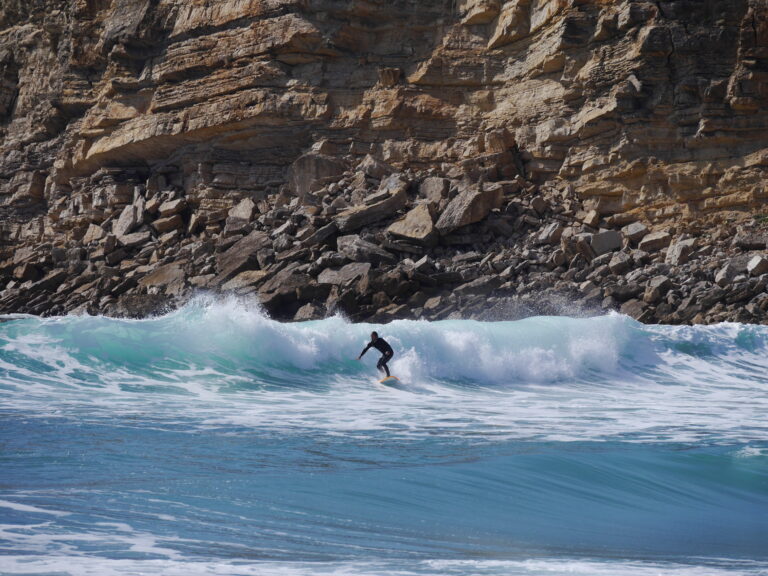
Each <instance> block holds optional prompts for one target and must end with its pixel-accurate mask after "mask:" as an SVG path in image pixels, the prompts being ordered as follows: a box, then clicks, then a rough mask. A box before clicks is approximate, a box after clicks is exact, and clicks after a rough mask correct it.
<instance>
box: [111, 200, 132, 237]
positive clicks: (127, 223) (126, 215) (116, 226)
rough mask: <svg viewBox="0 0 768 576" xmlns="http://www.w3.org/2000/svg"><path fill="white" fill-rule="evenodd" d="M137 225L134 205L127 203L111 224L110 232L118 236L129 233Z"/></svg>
mask: <svg viewBox="0 0 768 576" xmlns="http://www.w3.org/2000/svg"><path fill="white" fill-rule="evenodd" d="M137 225H138V218H137V216H136V206H134V205H133V204H129V205H128V206H126V207H125V208H123V211H122V212H121V213H120V217H119V218H118V219H117V220H116V221H115V222H114V223H113V224H112V233H113V234H114V235H115V236H117V237H118V238H120V237H121V236H125V235H126V234H129V233H130V232H131V231H132V230H133V229H134V228H136V226H137Z"/></svg>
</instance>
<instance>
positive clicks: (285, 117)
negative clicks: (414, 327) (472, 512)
mask: <svg viewBox="0 0 768 576" xmlns="http://www.w3.org/2000/svg"><path fill="white" fill-rule="evenodd" d="M0 29H2V31H1V32H0V243H2V247H0V250H2V253H1V254H0V261H1V263H0V288H4V290H3V292H2V293H0V309H2V310H3V311H6V312H7V311H31V312H35V313H63V312H66V311H71V310H88V311H90V312H107V313H127V314H141V313H145V312H147V311H150V310H151V309H154V308H156V307H157V306H159V305H165V304H169V303H170V304H173V303H174V302H178V301H181V300H183V299H185V298H188V297H189V295H190V294H191V293H193V292H194V291H195V290H196V289H205V290H236V291H238V292H240V293H245V294H247V293H256V294H259V295H260V296H259V297H260V299H261V300H262V301H264V302H265V304H266V305H267V307H268V308H270V309H271V310H272V311H273V313H275V314H277V315H278V316H283V317H313V316H317V315H322V314H325V313H328V312H330V311H333V310H336V309H339V308H341V309H344V310H346V311H347V312H348V313H351V314H353V315H357V317H360V318H380V317H381V311H382V310H386V311H387V312H386V314H385V317H397V316H398V315H407V314H413V313H414V312H413V311H414V310H415V311H416V315H419V314H426V313H427V312H429V311H430V310H431V313H432V314H433V315H434V317H439V316H440V315H447V314H450V313H462V311H464V312H467V313H473V311H475V312H476V311H477V310H479V309H480V308H481V306H479V305H477V306H476V305H475V304H470V305H467V304H466V302H464V303H463V304H462V301H461V300H456V298H459V296H460V295H462V294H464V295H465V296H467V297H469V296H472V297H475V298H480V297H482V298H483V299H485V300H486V302H487V299H488V298H489V297H490V298H492V299H499V300H500V301H501V300H504V301H506V300H508V299H510V298H513V299H516V300H518V301H519V299H520V297H524V296H526V294H528V295H529V296H530V298H529V300H531V301H534V300H537V298H536V297H534V295H535V294H536V293H537V291H538V292H540V288H546V289H548V290H549V289H551V290H553V291H556V292H557V293H558V294H560V293H562V294H566V295H567V294H570V296H566V299H567V298H573V297H574V294H575V295H577V296H578V297H579V298H582V299H583V298H584V297H586V296H588V297H589V298H588V300H590V302H591V305H599V306H602V307H604V308H611V307H614V308H615V307H619V306H623V307H624V309H625V311H627V312H629V313H632V314H633V315H635V316H636V317H641V318H643V319H646V320H662V321H675V322H679V321H693V320H694V319H695V320H696V321H715V320H718V319H723V318H726V317H739V318H740V319H742V320H750V321H759V320H762V318H763V315H764V310H763V308H762V305H763V303H765V299H764V296H766V294H765V292H764V288H765V283H766V281H767V280H766V278H767V277H765V276H764V272H763V271H762V267H761V266H762V265H760V266H758V264H756V263H754V262H757V261H754V262H752V261H753V260H754V258H755V257H757V258H760V257H761V254H760V253H755V254H751V253H750V252H754V251H755V250H757V251H760V250H764V249H765V241H764V240H763V239H762V238H763V237H762V236H760V234H759V232H760V231H761V227H762V225H763V219H762V216H763V213H764V210H765V209H764V202H765V198H766V197H767V196H768V186H767V185H766V178H765V177H766V171H767V170H768V137H766V135H765V134H766V129H767V128H768V107H767V106H766V104H767V103H768V1H766V0H731V1H727V2H726V1H722V0H700V1H693V0H679V1H670V2H663V1H657V2H647V1H639V0H638V1H627V0H624V1H620V2H607V1H605V0H568V1H566V0H508V1H502V0H463V1H462V0H452V1H447V0H445V1H443V0H441V1H420V2H416V1H414V0H395V1H390V2H381V1H378V0H371V1H354V0H353V1H343V2H342V1H336V0H208V1H204V0H201V1H196V2H186V1H182V0H120V1H118V0H5V1H4V2H3V5H2V8H0ZM627 226H635V228H634V230H635V232H632V230H629V229H627ZM641 228H642V229H643V230H645V232H644V233H643V234H646V235H647V234H648V233H652V234H651V235H653V234H655V235H656V236H659V237H661V238H664V239H663V240H662V241H661V242H660V243H657V244H652V243H647V244H646V245H645V246H644V247H642V246H640V245H639V244H640V242H642V241H643V240H642V239H643V234H640V235H638V234H639V233H638V232H637V230H639V229H641ZM606 234H608V236H606ZM611 234H614V235H611ZM609 236H610V238H609ZM654 237H655V236H654ZM746 238H749V239H750V240H745V239H746ZM339 242H340V243H339ZM604 242H608V244H604ZM685 242H688V243H689V247H688V248H685V249H683V248H680V247H679V246H682V245H683V244H681V243H685ZM360 243H363V244H360ZM652 246H653V248H652ZM374 248H375V249H376V250H378V251H380V253H377V252H376V250H374ZM673 249H676V250H678V253H675V252H674V250H673ZM680 251H682V252H680ZM683 252H684V253H685V256H684V257H682V261H681V260H680V259H678V258H677V256H676V255H675V254H678V255H679V253H683ZM376 254H378V255H376ZM606 255H607V256H608V258H605V256H606ZM622 255H623V256H622ZM425 258H426V260H425ZM601 258H603V260H606V261H605V262H603V261H602V260H601ZM615 258H619V259H620V260H622V259H623V260H626V262H625V263H624V264H621V265H620V264H618V263H616V264H615V266H613V267H611V266H609V264H610V260H612V259H615ZM690 259H693V261H694V263H695V262H696V261H700V262H698V264H697V267H696V268H695V271H692V270H693V269H691V268H690V266H692V264H691V263H689V262H688V261H689V260H690ZM748 263H749V264H750V266H749V268H748V267H747V264H748ZM366 265H368V266H369V268H366V269H363V268H365V266H366ZM349 266H352V269H349V268H348V267H349ZM686 266H689V268H686ZM728 266H730V268H728V270H725V268H727V267H728ZM767 266H768V263H767ZM342 271H345V272H342ZM633 272H636V273H637V274H638V275H637V276H636V277H633V276H630V277H629V278H628V277H627V276H626V275H627V274H630V275H631V274H632V273H633ZM694 272H695V273H694ZM323 274H325V276H323ZM339 274H341V277H340V276H338V275H339ZM334 275H335V276H334ZM716 276H719V278H716ZM659 277H663V278H666V280H667V281H668V282H669V283H670V284H666V283H664V282H663V281H661V280H658V278H659ZM388 278H389V279H388ZM542 279H543V280H542ZM653 279H657V283H658V282H661V286H662V289H656V288H658V286H656V288H653V287H652V286H651V281H652V280H653ZM235 280H237V281H236V282H235V284H232V282H233V281H235ZM330 280H332V281H330ZM473 282H474V283H476V285H472V283H473ZM541 282H543V285H542V284H541ZM478 283H479V284H478ZM537 283H538V284H537ZM697 283H698V284H697ZM732 284H733V285H734V286H735V288H734V290H736V291H737V292H738V291H739V290H741V297H740V298H741V299H735V300H734V299H733V297H731V296H728V294H726V292H728V290H727V288H728V287H729V286H731V285H732ZM468 285H471V286H469V287H468V288H467V287H466V286H468ZM462 286H464V287H465V288H464V289H463V292H462V291H461V290H459V291H458V292H457V293H456V290H455V289H458V288H461V287H462ZM537 286H538V288H537ZM612 286H613V287H615V286H633V288H632V289H630V290H627V289H622V290H616V289H613V288H612ZM696 286H698V288H696ZM715 287H716V289H715ZM353 288H354V289H353ZM595 290H597V291H598V292H595ZM654 290H655V292H654ZM697 290H698V292H697ZM718 290H720V292H723V293H722V294H721V293H720V292H718ZM649 291H650V292H649ZM728 293H729V294H730V292H728ZM457 294H458V296H457ZM697 294H699V295H698V296H697ZM712 294H717V295H718V297H717V298H714V297H712V296H711V295H712ZM585 295H586V296H585ZM539 296H540V295H539ZM707 297H709V299H707ZM414 298H415V299H414ZM435 298H437V299H438V300H437V301H435ZM691 298H692V299H691ZM729 298H731V300H732V301H730V302H729V301H728V299H729ZM710 300H712V301H711V302H710ZM428 301H429V302H430V306H431V308H426V309H425V305H426V303H427V302H428ZM449 301H450V302H449ZM529 303H530V302H529ZM681 303H684V304H685V305H686V306H684V308H685V310H687V311H682V310H680V309H679V308H680V305H681ZM747 303H749V304H752V305H753V306H752V308H750V311H749V313H743V312H741V311H739V310H741V309H742V308H744V307H745V305H746V304H747ZM718 307H721V308H718ZM767 307H768V306H767ZM659 308H660V310H659ZM425 310H426V311H425ZM299 311H301V313H299ZM737 312H738V313H737ZM506 313H507V314H508V313H509V312H506ZM297 314H298V316H296V315H297ZM499 314H502V313H501V312H499ZM734 315H735V316H734Z"/></svg>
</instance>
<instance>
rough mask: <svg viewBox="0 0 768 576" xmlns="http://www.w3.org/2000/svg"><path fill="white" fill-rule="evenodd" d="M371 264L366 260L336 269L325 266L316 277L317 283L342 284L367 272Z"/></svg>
mask: <svg viewBox="0 0 768 576" xmlns="http://www.w3.org/2000/svg"><path fill="white" fill-rule="evenodd" d="M370 270H371V265H370V264H369V263H368V262H353V263H352V264H347V265H346V266H342V267H341V268H338V269H333V268H326V269H325V270H323V271H322V272H321V273H320V275H319V276H318V277H317V282H318V284H335V285H338V286H344V285H346V284H349V283H350V282H352V281H354V280H357V279H358V278H361V277H363V276H365V275H366V274H368V272H369V271H370Z"/></svg>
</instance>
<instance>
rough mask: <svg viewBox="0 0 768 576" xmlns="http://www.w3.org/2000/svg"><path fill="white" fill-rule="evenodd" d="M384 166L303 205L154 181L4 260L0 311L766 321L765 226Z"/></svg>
mask: <svg viewBox="0 0 768 576" xmlns="http://www.w3.org/2000/svg"><path fill="white" fill-rule="evenodd" d="M374 160H375V158H372V157H371V158H367V159H365V161H364V162H363V163H361V164H359V165H358V167H357V168H356V169H355V171H345V172H343V173H341V174H340V175H337V178H338V180H335V181H327V180H326V181H324V183H323V184H322V188H321V189H320V190H315V191H310V192H308V193H307V197H306V198H305V199H304V200H302V199H301V198H299V197H297V196H294V197H290V196H285V195H284V194H283V193H282V192H281V193H275V194H272V195H266V196H265V197H263V198H260V199H259V198H257V197H255V196H249V197H245V198H240V199H235V198H233V199H232V200H231V202H230V203H229V204H225V203H224V202H217V203H214V204H211V205H210V206H208V207H206V208H203V207H202V206H198V207H195V208H194V210H190V206H191V203H190V201H189V199H187V198H185V196H184V195H183V193H182V192H181V191H179V190H175V191H173V192H172V193H171V192H168V193H165V192H156V193H155V194H154V195H153V196H152V197H151V198H150V199H147V198H146V195H147V194H148V193H149V192H148V189H149V183H146V184H145V187H144V188H142V187H141V186H137V187H136V188H138V189H139V190H141V191H140V192H139V193H137V194H136V195H134V197H132V199H131V202H130V203H128V204H125V205H122V206H121V205H119V204H116V205H115V208H114V210H113V211H112V213H111V216H107V215H106V214H105V215H104V216H103V217H102V220H99V219H96V221H95V222H93V221H92V222H88V223H87V224H86V225H84V226H83V227H82V233H81V235H80V236H79V238H80V239H79V240H76V239H75V238H78V236H73V237H72V240H71V241H69V242H68V243H62V244H60V245H51V244H38V243H35V244H29V245H23V246H21V247H20V248H19V249H18V250H15V251H14V253H13V254H12V255H10V256H9V257H8V258H7V259H6V260H5V261H3V262H0V273H2V274H3V278H4V280H3V283H4V284H3V286H4V289H3V291H2V292H0V306H2V309H3V310H14V311H23V312H31V313H37V314H54V313H65V312H67V311H68V310H78V311H88V312H91V313H106V314H113V315H146V314H151V313H158V312H162V311H165V310H168V309H170V308H172V307H175V306H179V305H181V304H182V303H183V302H185V301H186V300H187V299H189V298H190V297H192V295H194V294H195V293H196V292H197V291H199V290H209V291H220V292H230V293H234V294H236V295H238V296H240V297H243V298H254V299H257V300H258V301H259V302H260V303H261V305H262V306H263V307H264V308H265V309H266V310H267V311H268V312H269V313H270V314H271V315H272V316H274V317H275V318H278V319H281V320H296V321H298V320H309V319H314V318H321V317H324V316H326V315H329V314H335V313H338V312H343V313H344V314H346V315H347V316H348V317H350V318H351V319H353V320H366V321H371V322H388V321H391V320H394V319H397V318H404V317H408V318H427V319H433V320H435V319H441V318H460V317H462V318H463V317H468V318H479V319H508V318H516V317H520V316H524V315H527V314H534V313H538V314H553V313H562V312H565V313H575V312H579V313H584V312H592V313H603V312H605V311H606V310H618V311H620V312H622V313H624V314H628V315H630V316H632V317H633V318H636V319H638V320H640V321H643V322H665V323H673V324H679V323H692V322H697V323H698V322H719V321H723V320H733V319H735V320H739V321H754V322H760V321H763V320H764V319H765V317H766V311H767V310H768V292H766V286H767V285H768V257H766V255H765V254H764V252H763V251H764V248H759V246H761V245H762V244H761V243H760V242H759V241H757V240H754V238H761V237H762V235H763V234H765V233H766V230H765V229H764V227H763V224H762V223H761V222H758V221H754V222H753V223H752V225H751V226H750V225H747V224H742V225H740V227H739V228H738V230H733V229H732V228H730V227H723V226H720V227H715V228H713V229H712V230H706V231H705V230H701V229H696V228H691V229H690V230H689V231H685V229H684V228H680V229H675V230H672V229H665V230H653V229H652V228H651V227H650V226H649V225H646V224H643V223H640V222H639V221H634V222H632V223H630V224H625V223H624V222H626V220H625V219H623V218H621V217H611V218H602V217H600V218H599V224H600V225H601V226H602V228H601V229H597V228H596V227H595V225H596V224H598V221H597V220H596V219H595V218H594V217H593V216H592V215H590V212H591V211H589V210H584V207H583V204H582V202H581V201H580V200H579V199H578V197H577V196H575V195H573V193H572V191H571V190H570V187H569V186H568V185H562V186H561V187H560V188H555V189H553V188H546V189H542V188H541V187H540V186H537V185H535V184H533V183H532V182H530V181H526V180H524V179H522V178H519V177H518V178H517V179H516V180H514V181H511V183H508V182H506V181H497V182H495V181H488V180H485V181H483V179H482V178H481V179H480V181H478V182H471V181H468V180H467V177H466V176H459V177H454V178H451V177H449V176H448V175H439V174H438V175H435V172H434V171H429V172H417V171H406V172H402V171H401V172H398V171H394V169H391V170H390V168H391V167H389V166H385V165H383V164H382V165H380V164H378V163H377V162H375V161H374ZM382 166H384V168H383V167H382ZM363 167H364V168H365V169H366V170H368V172H364V171H363V170H362V168H363ZM385 168H386V169H385ZM369 172H370V174H369ZM373 174H376V175H383V179H382V180H378V179H376V178H373V176H372V175H373ZM361 175H362V176H361ZM352 182H356V184H355V186H356V187H355V188H353V191H354V192H350V191H348V189H349V186H348V183H352ZM158 198H161V199H162V198H165V199H164V200H162V202H153V200H157V199H158ZM339 199H342V200H343V201H344V202H343V204H342V203H339V202H338V200H339ZM153 204H154V205H156V209H153V210H150V209H149V208H148V207H151V206H152V205H153ZM342 205H343V206H344V208H343V209H342V210H341V212H339V213H337V212H336V211H335V210H334V209H333V207H334V206H342ZM563 206H569V210H564V209H563ZM163 207H164V208H163ZM193 213H194V214H195V215H197V218H199V221H200V225H199V226H198V227H196V228H194V229H192V228H190V226H189V222H190V219H191V218H192V214H193ZM139 215H140V217H139ZM110 218H111V219H110ZM234 224H236V226H235V225H234ZM106 230H110V231H111V232H112V233H111V234H109V233H107V232H106ZM736 238H739V239H740V240H739V241H736V240H735V239H736ZM745 238H753V240H750V241H747V240H745ZM755 247H758V248H755ZM556 306H559V308H557V307H556Z"/></svg>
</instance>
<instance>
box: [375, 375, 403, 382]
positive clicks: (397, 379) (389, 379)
mask: <svg viewBox="0 0 768 576" xmlns="http://www.w3.org/2000/svg"><path fill="white" fill-rule="evenodd" d="M397 382H400V378H398V377H397V376H387V377H386V378H384V380H379V383H380V384H395V383H397Z"/></svg>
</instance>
